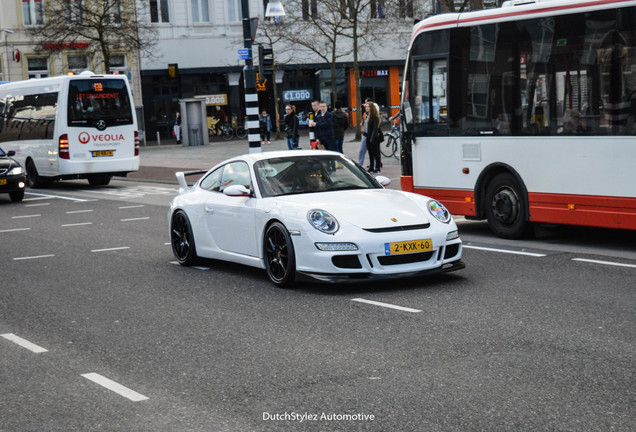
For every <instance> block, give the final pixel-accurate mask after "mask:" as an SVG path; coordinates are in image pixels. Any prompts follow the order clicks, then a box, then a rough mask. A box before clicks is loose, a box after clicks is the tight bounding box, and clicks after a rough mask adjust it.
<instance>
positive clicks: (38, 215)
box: [11, 214, 42, 219]
mask: <svg viewBox="0 0 636 432" xmlns="http://www.w3.org/2000/svg"><path fill="white" fill-rule="evenodd" d="M40 216H42V215H41V214H32V215H24V216H11V219H26V218H34V217H40Z"/></svg>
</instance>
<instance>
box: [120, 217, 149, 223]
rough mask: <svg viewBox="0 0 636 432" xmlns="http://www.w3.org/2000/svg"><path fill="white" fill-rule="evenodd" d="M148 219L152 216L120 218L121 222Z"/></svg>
mask: <svg viewBox="0 0 636 432" xmlns="http://www.w3.org/2000/svg"><path fill="white" fill-rule="evenodd" d="M146 219H150V216H146V217H138V218H130V219H120V220H119V221H120V222H131V221H138V220H146Z"/></svg>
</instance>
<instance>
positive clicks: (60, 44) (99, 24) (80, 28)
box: [31, 0, 157, 72]
mask: <svg viewBox="0 0 636 432" xmlns="http://www.w3.org/2000/svg"><path fill="white" fill-rule="evenodd" d="M136 3H140V4H139V5H136ZM144 4H145V3H142V2H135V0H63V1H55V2H46V10H45V22H44V24H43V25H41V26H37V27H34V28H33V29H32V30H31V34H32V36H33V37H34V39H36V40H40V41H42V42H46V43H45V44H44V43H43V44H42V45H40V47H39V50H40V51H44V50H56V49H62V48H66V47H71V48H76V49H84V50H85V51H86V53H87V54H99V60H100V63H101V65H102V68H103V71H104V72H108V70H109V65H110V58H111V56H112V55H113V54H114V53H118V52H130V51H136V52H139V53H140V54H143V55H146V56H151V55H152V53H151V49H152V47H153V46H154V45H155V44H156V41H157V36H156V33H155V31H154V29H153V28H152V27H151V26H150V25H149V23H146V22H145V21H144V20H139V19H138V15H140V14H141V10H139V9H138V7H144V6H143V5H144ZM85 42H89V43H91V44H95V45H97V47H98V49H96V50H95V49H93V50H90V51H89V49H88V48H84V44H83V43H85Z"/></svg>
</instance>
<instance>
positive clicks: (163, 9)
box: [150, 0, 170, 23]
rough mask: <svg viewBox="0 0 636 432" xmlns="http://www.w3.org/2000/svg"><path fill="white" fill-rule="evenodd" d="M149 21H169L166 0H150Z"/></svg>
mask: <svg viewBox="0 0 636 432" xmlns="http://www.w3.org/2000/svg"><path fill="white" fill-rule="evenodd" d="M150 21H151V22H153V23H168V22H170V14H169V12H168V0H150Z"/></svg>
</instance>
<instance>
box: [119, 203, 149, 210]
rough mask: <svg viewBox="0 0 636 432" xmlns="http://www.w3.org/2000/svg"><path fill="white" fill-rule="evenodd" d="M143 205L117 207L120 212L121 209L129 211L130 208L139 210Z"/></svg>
mask: <svg viewBox="0 0 636 432" xmlns="http://www.w3.org/2000/svg"><path fill="white" fill-rule="evenodd" d="M143 206H144V205H143V204H139V205H129V206H121V207H119V209H120V210H122V209H131V208H139V207H143Z"/></svg>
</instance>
